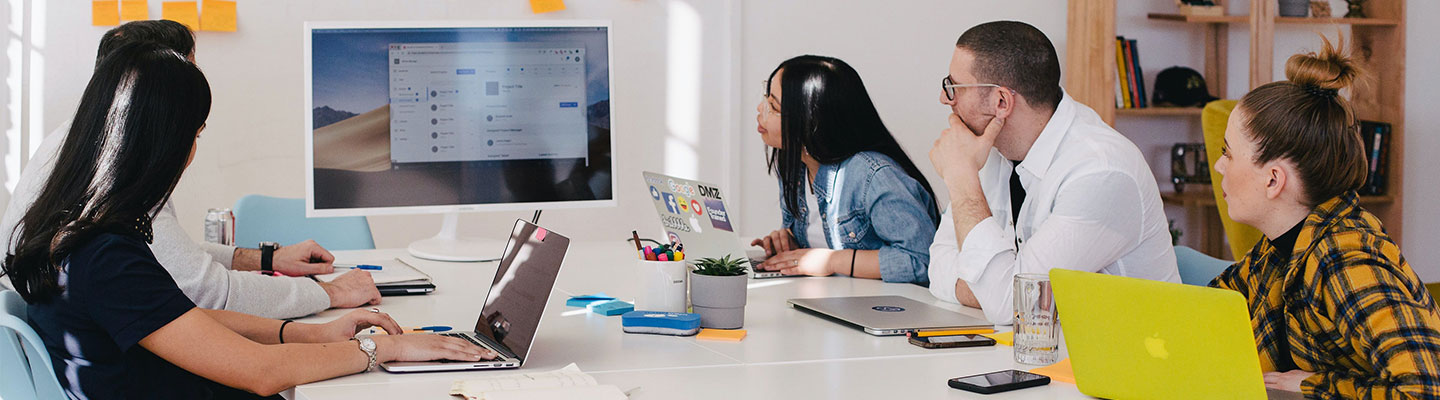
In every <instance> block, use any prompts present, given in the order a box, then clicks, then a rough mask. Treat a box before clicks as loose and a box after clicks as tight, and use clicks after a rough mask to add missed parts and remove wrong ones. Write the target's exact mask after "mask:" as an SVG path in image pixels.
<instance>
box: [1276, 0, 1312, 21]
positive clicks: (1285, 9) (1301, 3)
mask: <svg viewBox="0 0 1440 400" xmlns="http://www.w3.org/2000/svg"><path fill="white" fill-rule="evenodd" d="M1279 1H1280V9H1279V10H1278V11H1279V12H1280V16H1282V17H1308V16H1310V0H1279Z"/></svg>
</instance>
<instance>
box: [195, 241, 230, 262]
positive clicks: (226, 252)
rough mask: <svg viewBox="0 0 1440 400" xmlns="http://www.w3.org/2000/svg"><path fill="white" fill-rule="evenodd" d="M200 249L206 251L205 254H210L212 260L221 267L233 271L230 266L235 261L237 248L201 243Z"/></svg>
mask: <svg viewBox="0 0 1440 400" xmlns="http://www.w3.org/2000/svg"><path fill="white" fill-rule="evenodd" d="M200 248H201V249H205V252H206V253H209V254H210V258H211V259H212V260H214V261H215V262H217V263H220V265H223V266H225V269H233V268H232V267H231V266H230V263H231V262H232V261H235V246H226V245H223V244H219V243H210V242H200Z"/></svg>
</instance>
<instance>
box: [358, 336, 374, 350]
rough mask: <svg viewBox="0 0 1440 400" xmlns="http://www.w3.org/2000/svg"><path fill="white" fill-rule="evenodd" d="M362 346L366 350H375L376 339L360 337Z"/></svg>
mask: <svg viewBox="0 0 1440 400" xmlns="http://www.w3.org/2000/svg"><path fill="white" fill-rule="evenodd" d="M360 348H362V349H365V351H374V350H375V340H374V339H370V338H362V339H360Z"/></svg>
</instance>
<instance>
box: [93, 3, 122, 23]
mask: <svg viewBox="0 0 1440 400" xmlns="http://www.w3.org/2000/svg"><path fill="white" fill-rule="evenodd" d="M90 24H91V25H95V26H111V25H120V2H119V1H92V2H90Z"/></svg>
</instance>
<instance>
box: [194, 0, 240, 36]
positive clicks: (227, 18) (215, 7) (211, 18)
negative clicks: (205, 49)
mask: <svg viewBox="0 0 1440 400" xmlns="http://www.w3.org/2000/svg"><path fill="white" fill-rule="evenodd" d="M200 30H205V31H223V32H234V31H235V2H233V1H225V0H205V1H204V2H201V3H200Z"/></svg>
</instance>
